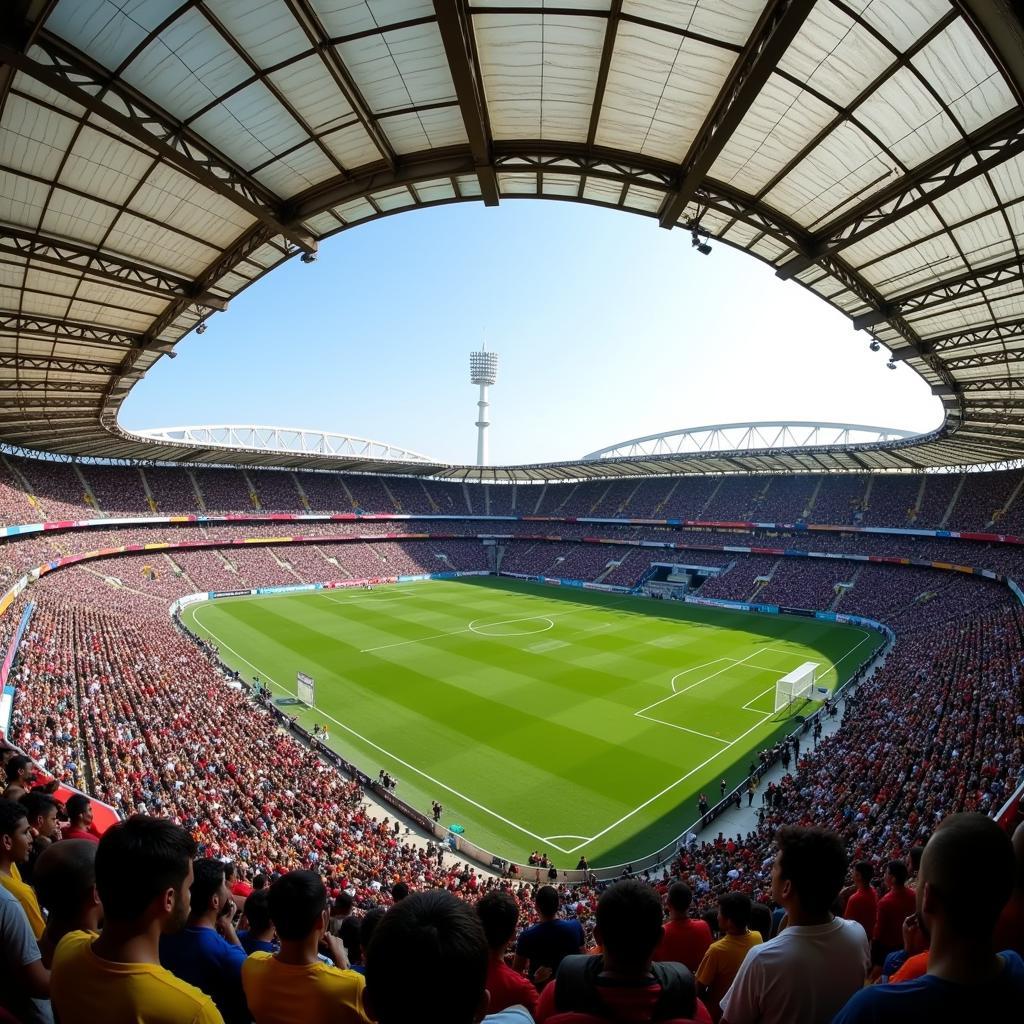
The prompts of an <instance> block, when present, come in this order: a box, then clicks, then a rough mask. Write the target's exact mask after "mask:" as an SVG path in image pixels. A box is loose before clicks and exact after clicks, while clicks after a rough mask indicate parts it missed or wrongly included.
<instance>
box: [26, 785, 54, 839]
mask: <svg viewBox="0 0 1024 1024" xmlns="http://www.w3.org/2000/svg"><path fill="white" fill-rule="evenodd" d="M18 803H19V804H21V806H22V807H24V808H25V816H26V817H27V818H28V827H29V828H31V829H33V830H34V831H35V834H36V835H37V836H41V837H42V838H43V839H53V838H54V836H56V834H57V810H58V807H57V801H56V800H54V799H53V797H52V796H50V795H49V794H47V793H38V792H32V793H24V794H22V796H21V797H19V798H18Z"/></svg>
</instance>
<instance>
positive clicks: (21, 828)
mask: <svg viewBox="0 0 1024 1024" xmlns="http://www.w3.org/2000/svg"><path fill="white" fill-rule="evenodd" d="M31 850H32V833H31V832H30V831H29V827H28V815H27V814H26V813H25V808H24V807H22V806H21V804H19V803H18V802H17V801H15V800H3V799H0V860H4V861H7V862H8V863H10V864H24V863H25V861H27V860H28V855H29V852H30V851H31Z"/></svg>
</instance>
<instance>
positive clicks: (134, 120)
mask: <svg viewBox="0 0 1024 1024" xmlns="http://www.w3.org/2000/svg"><path fill="white" fill-rule="evenodd" d="M36 46H38V47H39V48H40V49H42V50H43V52H44V53H45V54H46V56H47V59H48V60H49V61H50V63H49V64H41V63H40V62H39V61H36V60H32V59H31V58H29V57H28V56H26V55H25V54H23V53H19V52H18V51H17V50H15V49H13V48H11V47H9V46H4V45H0V63H9V64H12V65H13V66H14V67H16V68H17V69H18V71H20V72H21V73H22V74H25V75H27V76H28V77H29V78H33V79H35V80H36V81H37V82H41V83H43V84H44V85H46V86H48V87H49V88H51V89H53V90H54V91H55V92H58V93H60V94H61V95H62V96H65V97H66V98H67V99H69V100H71V101H72V102H73V103H77V104H78V105H79V106H80V107H83V108H85V109H86V110H88V111H89V112H90V113H92V114H95V115H96V116H97V117H100V118H102V119H103V120H104V121H107V122H108V123H109V124H112V125H114V126H115V127H116V128H118V129H120V130H121V131H123V132H125V134H127V135H129V136H131V138H133V139H135V140H136V141H137V142H139V143H140V144H141V145H143V146H145V147H147V148H149V149H152V150H153V151H154V152H156V153H157V155H158V156H160V158H161V159H163V160H166V161H167V163H168V164H170V165H171V166H173V167H176V168H177V169H178V170H180V171H182V172H183V173H185V174H187V175H188V176H189V177H191V178H193V179H194V180H195V181H198V182H199V183H200V184H201V185H204V186H205V187H206V188H208V189H210V191H212V192H216V193H217V194H218V195H221V196H223V197H224V198H226V199H229V200H230V201H231V202H233V203H234V204H235V205H236V206H238V207H240V208H241V209H243V210H245V211H246V212H247V213H249V214H251V215H252V216H253V217H256V218H257V219H258V220H260V221H261V222H262V223H264V224H266V225H267V226H268V227H270V228H272V229H273V231H274V233H275V234H279V235H282V236H284V237H285V238H287V239H288V240H289V241H290V242H292V243H293V244H294V245H296V246H298V247H299V248H300V249H302V250H303V251H304V252H307V253H309V254H311V255H312V254H315V253H316V248H317V244H316V239H315V238H314V237H313V236H312V235H311V234H310V233H309V232H308V231H306V229H305V228H304V227H302V225H301V224H295V223H293V222H292V220H291V218H290V217H289V215H288V213H287V212H286V211H285V209H284V208H283V207H282V206H281V204H280V203H279V202H278V200H277V197H276V196H274V195H272V194H271V193H268V192H267V191H266V190H265V189H264V188H263V187H262V186H261V185H260V184H259V183H258V182H256V181H255V180H254V179H252V178H251V177H249V176H248V175H247V174H246V173H245V172H244V171H242V170H241V169H240V168H237V167H234V166H232V165H231V163H230V162H229V161H228V160H227V159H226V158H225V157H224V156H222V155H221V154H218V153H214V152H213V150H212V149H211V147H209V146H208V145H207V144H205V143H204V142H203V141H202V140H201V139H200V138H199V137H198V136H197V135H195V134H194V133H192V132H190V131H188V129H186V128H185V127H184V126H182V125H180V124H177V123H176V122H175V121H174V120H173V118H171V117H170V116H169V115H168V114H167V113H166V112H164V111H162V110H159V109H157V108H156V107H155V106H153V105H152V104H151V103H149V102H148V101H145V100H142V99H141V98H140V97H138V96H136V95H135V94H134V93H133V92H131V91H130V90H129V89H128V88H127V87H126V86H125V85H124V84H123V83H121V82H118V81H114V80H112V79H111V78H110V76H109V75H108V74H105V73H104V72H102V71H101V70H99V69H96V68H93V67H91V66H90V65H89V63H88V62H87V61H86V60H85V59H84V58H83V57H82V56H81V55H79V54H75V53H72V52H71V51H69V50H66V49H65V48H64V47H63V46H62V45H60V44H59V43H58V42H56V41H55V40H53V39H51V38H50V37H48V36H46V35H43V36H41V37H40V38H39V39H38V40H36Z"/></svg>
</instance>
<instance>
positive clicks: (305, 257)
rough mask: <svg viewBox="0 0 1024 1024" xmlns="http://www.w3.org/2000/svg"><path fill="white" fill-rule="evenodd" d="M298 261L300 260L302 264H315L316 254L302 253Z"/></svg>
mask: <svg viewBox="0 0 1024 1024" xmlns="http://www.w3.org/2000/svg"><path fill="white" fill-rule="evenodd" d="M299 259H300V260H302V262H303V263H316V253H315V252H304V253H303V254H302V255H301V256H300V257H299Z"/></svg>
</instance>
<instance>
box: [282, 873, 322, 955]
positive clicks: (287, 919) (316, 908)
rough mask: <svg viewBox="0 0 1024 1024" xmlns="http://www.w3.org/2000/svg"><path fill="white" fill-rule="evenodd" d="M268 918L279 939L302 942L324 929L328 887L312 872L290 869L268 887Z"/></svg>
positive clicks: (317, 934) (317, 935) (318, 934)
mask: <svg viewBox="0 0 1024 1024" xmlns="http://www.w3.org/2000/svg"><path fill="white" fill-rule="evenodd" d="M269 893H270V895H269V897H268V906H269V907H270V919H271V920H272V921H273V922H274V927H275V928H276V929H277V937H278V938H279V939H280V940H281V941H282V942H303V941H305V940H306V939H309V938H311V937H312V936H313V935H314V934H315V936H316V939H317V941H319V939H320V936H321V935H322V934H323V933H324V932H325V931H327V925H328V922H329V920H330V919H329V917H328V914H327V890H326V889H325V888H324V883H323V880H322V879H321V878H320V876H319V875H318V874H317V873H316V872H315V871H289V872H288V874H287V875H282V876H281V877H280V878H278V879H277V880H276V881H275V882H274V883H273V884H272V885H271V886H270V889H269Z"/></svg>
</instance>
